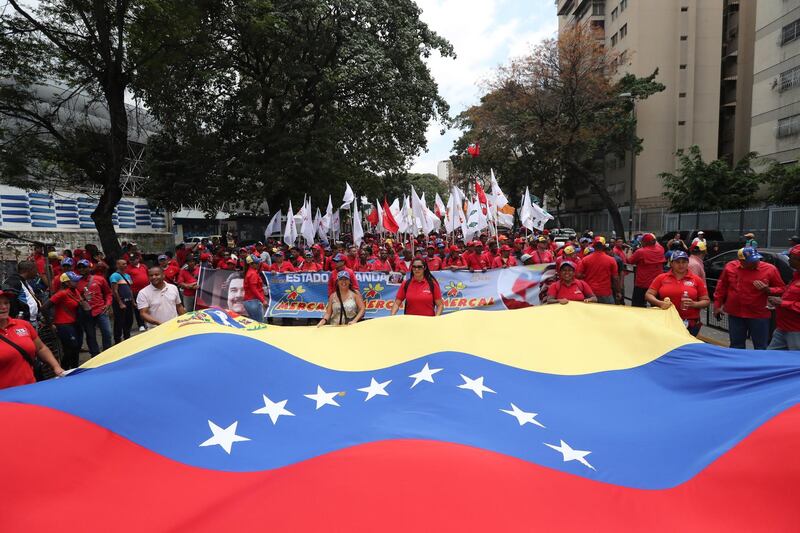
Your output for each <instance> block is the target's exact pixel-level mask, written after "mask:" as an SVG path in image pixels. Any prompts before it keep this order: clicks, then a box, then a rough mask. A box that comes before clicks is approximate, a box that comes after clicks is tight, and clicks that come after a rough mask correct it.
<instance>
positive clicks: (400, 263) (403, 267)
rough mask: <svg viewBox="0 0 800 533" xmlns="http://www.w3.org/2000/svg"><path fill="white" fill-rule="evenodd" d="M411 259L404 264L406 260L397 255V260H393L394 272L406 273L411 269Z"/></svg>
mask: <svg viewBox="0 0 800 533" xmlns="http://www.w3.org/2000/svg"><path fill="white" fill-rule="evenodd" d="M412 260H413V259H409V260H408V264H406V260H405V259H403V258H402V257H398V258H397V260H396V261H395V262H394V269H395V271H396V272H402V273H404V274H405V273H406V272H408V271H409V270H411V261H412Z"/></svg>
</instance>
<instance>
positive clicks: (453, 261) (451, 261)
mask: <svg viewBox="0 0 800 533" xmlns="http://www.w3.org/2000/svg"><path fill="white" fill-rule="evenodd" d="M444 266H445V268H449V267H453V268H467V262H466V261H464V258H463V257H461V256H459V257H458V258H455V257H448V258H447V260H446V261H445V262H444Z"/></svg>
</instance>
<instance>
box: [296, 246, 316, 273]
mask: <svg viewBox="0 0 800 533" xmlns="http://www.w3.org/2000/svg"><path fill="white" fill-rule="evenodd" d="M300 271H301V272H317V271H319V265H318V264H317V263H315V262H314V253H313V252H312V251H311V250H306V251H305V259H304V260H303V263H302V264H301V265H300Z"/></svg>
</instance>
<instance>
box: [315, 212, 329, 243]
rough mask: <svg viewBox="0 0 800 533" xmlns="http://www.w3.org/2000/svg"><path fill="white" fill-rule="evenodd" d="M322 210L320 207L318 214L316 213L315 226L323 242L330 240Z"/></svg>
mask: <svg viewBox="0 0 800 533" xmlns="http://www.w3.org/2000/svg"><path fill="white" fill-rule="evenodd" d="M322 218H323V217H322V212H320V210H319V207H318V208H317V214H316V215H314V227H315V228H316V231H317V236H319V238H320V239H322V241H323V242H325V241H327V240H328V232H327V230H326V229H325V227H324V226H323V225H322Z"/></svg>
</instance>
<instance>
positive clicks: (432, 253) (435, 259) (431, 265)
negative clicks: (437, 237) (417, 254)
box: [425, 244, 442, 272]
mask: <svg viewBox="0 0 800 533" xmlns="http://www.w3.org/2000/svg"><path fill="white" fill-rule="evenodd" d="M425 261H426V262H427V263H428V270H430V271H431V272H436V271H437V270H441V269H442V260H441V258H440V257H439V256H438V255H436V246H435V245H434V244H429V245H428V257H427V259H425Z"/></svg>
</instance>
